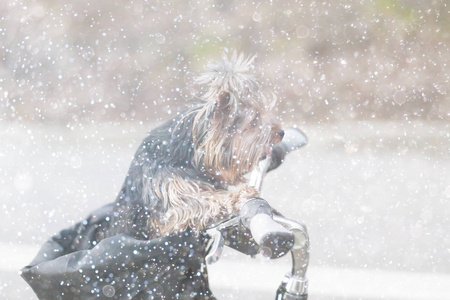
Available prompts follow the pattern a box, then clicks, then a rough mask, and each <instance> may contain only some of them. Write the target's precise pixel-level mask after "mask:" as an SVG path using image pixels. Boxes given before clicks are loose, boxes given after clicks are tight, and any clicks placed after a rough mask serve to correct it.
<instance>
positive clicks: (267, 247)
mask: <svg viewBox="0 0 450 300" xmlns="http://www.w3.org/2000/svg"><path fill="white" fill-rule="evenodd" d="M250 231H251V233H252V236H253V239H254V240H255V241H256V243H257V244H258V245H259V246H260V252H261V253H262V255H264V256H266V257H269V258H277V257H281V256H283V255H285V254H286V253H287V252H288V251H289V250H291V248H292V246H293V245H294V235H293V234H292V232H290V231H289V230H287V229H286V228H284V227H283V226H282V225H280V224H279V223H277V222H275V221H274V220H273V219H272V217H271V216H270V215H267V214H264V213H261V214H257V215H255V216H254V217H253V218H252V219H251V221H250Z"/></svg>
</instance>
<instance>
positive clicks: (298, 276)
mask: <svg viewBox="0 0 450 300" xmlns="http://www.w3.org/2000/svg"><path fill="white" fill-rule="evenodd" d="M307 143H308V139H307V137H306V135H305V134H304V133H303V132H302V131H300V130H299V129H297V128H290V129H287V130H286V131H285V135H284V138H283V141H282V142H281V143H279V144H277V145H275V146H274V147H273V151H272V153H275V154H276V155H277V157H271V156H268V157H267V158H266V159H264V160H262V161H261V162H260V163H259V164H258V165H257V166H256V168H255V169H254V170H253V171H252V173H251V176H250V180H249V185H250V186H253V187H254V188H255V189H256V190H257V191H261V187H262V182H263V178H264V176H265V174H266V173H267V171H268V170H269V168H270V169H274V168H276V167H278V166H279V165H280V164H281V162H282V161H283V160H284V157H285V155H286V154H287V153H289V152H291V151H292V150H295V149H298V148H301V147H303V146H305V145H306V144H307ZM238 224H243V225H244V226H245V227H247V228H248V229H250V231H251V233H252V236H253V237H254V239H255V241H256V242H257V243H258V245H260V247H261V248H262V249H263V254H265V255H266V256H268V257H270V258H276V257H280V256H282V255H284V254H285V253H286V252H287V251H290V252H291V255H292V270H291V273H288V274H286V276H285V277H284V278H283V280H282V282H281V285H280V287H279V288H278V290H277V293H276V299H277V300H306V299H307V298H308V280H307V279H306V270H307V268H308V263H309V236H308V232H307V230H306V226H305V225H303V224H301V223H299V222H296V221H292V220H289V219H286V218H284V217H281V216H278V215H273V213H272V210H271V207H270V205H269V204H268V203H267V201H265V200H263V199H261V198H253V199H250V200H249V201H247V203H245V204H244V206H243V207H242V209H241V213H240V216H236V217H233V218H231V219H229V220H227V221H225V222H223V223H221V224H219V225H217V226H216V227H213V228H210V229H208V230H207V233H208V234H209V235H210V236H211V237H212V238H213V239H212V240H213V241H212V243H211V245H210V247H209V249H210V250H209V253H208V255H207V256H206V262H207V263H209V264H211V263H214V262H216V261H217V260H218V259H219V257H220V254H221V252H222V248H223V245H224V241H223V236H222V235H221V231H222V230H224V229H226V228H229V227H232V226H236V225H238ZM274 241H275V242H274ZM265 249H266V250H267V249H268V250H269V252H267V253H264V250H265ZM274 250H275V251H274Z"/></svg>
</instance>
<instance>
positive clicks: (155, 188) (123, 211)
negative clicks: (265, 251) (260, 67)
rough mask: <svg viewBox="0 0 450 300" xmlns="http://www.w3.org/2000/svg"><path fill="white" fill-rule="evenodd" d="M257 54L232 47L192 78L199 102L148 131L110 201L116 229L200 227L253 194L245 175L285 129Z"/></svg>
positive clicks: (155, 232) (156, 231)
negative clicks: (260, 74)
mask: <svg viewBox="0 0 450 300" xmlns="http://www.w3.org/2000/svg"><path fill="white" fill-rule="evenodd" d="M254 59H255V56H245V55H244V54H237V53H236V52H234V53H232V54H231V55H228V56H226V55H224V57H223V58H222V60H219V61H218V62H217V63H215V64H211V65H208V66H207V67H206V70H205V71H204V72H203V73H202V74H201V75H199V76H198V77H197V78H196V83H197V84H198V85H199V86H200V87H201V89H202V90H203V94H202V95H201V96H200V97H198V99H197V101H195V102H194V103H192V104H191V105H189V106H188V107H187V108H186V109H185V110H184V111H182V112H181V113H179V114H177V116H175V117H174V118H173V119H171V120H169V121H167V122H166V123H164V124H162V125H161V126H159V127H157V128H155V129H153V130H151V131H150V132H149V134H148V136H147V137H146V138H145V139H144V140H143V141H142V143H141V144H140V146H139V148H138V149H137V151H136V153H135V155H134V158H133V160H132V163H131V166H130V168H129V171H128V173H127V176H126V178H125V181H124V183H123V186H122V188H121V190H120V192H119V194H118V196H117V199H116V201H115V213H114V215H115V216H116V221H115V222H114V223H115V227H116V232H115V233H118V232H124V233H127V234H130V235H132V236H134V237H135V238H138V239H152V238H157V237H161V236H165V235H167V234H170V233H173V232H182V231H184V230H187V229H190V230H192V231H194V232H197V233H198V232H200V231H202V230H204V229H205V228H206V227H207V226H208V225H209V224H211V223H213V222H217V221H220V220H221V219H224V218H226V217H227V216H229V215H230V214H233V213H235V212H236V211H238V210H239V209H240V207H241V206H242V205H243V203H245V202H246V201H247V200H248V199H250V198H252V197H255V196H257V195H258V192H257V191H256V190H255V189H254V188H252V187H250V186H248V185H246V184H245V182H246V179H245V177H244V175H245V174H247V173H249V172H250V171H251V170H252V169H253V168H254V167H255V166H256V165H257V163H258V162H259V161H260V160H261V159H262V158H264V157H265V156H266V155H268V154H269V153H270V151H271V148H272V146H273V145H275V144H277V143H279V142H280V141H281V139H282V138H283V135H284V132H283V130H282V129H281V127H280V124H279V121H278V119H277V118H276V117H275V116H274V114H273V110H274V107H275V104H276V97H275V96H274V94H273V93H272V94H271V93H269V94H268V93H267V92H266V91H265V90H264V89H263V88H262V86H261V84H260V83H259V82H258V80H257V79H256V77H255V75H254V74H253V72H252V71H253V62H254Z"/></svg>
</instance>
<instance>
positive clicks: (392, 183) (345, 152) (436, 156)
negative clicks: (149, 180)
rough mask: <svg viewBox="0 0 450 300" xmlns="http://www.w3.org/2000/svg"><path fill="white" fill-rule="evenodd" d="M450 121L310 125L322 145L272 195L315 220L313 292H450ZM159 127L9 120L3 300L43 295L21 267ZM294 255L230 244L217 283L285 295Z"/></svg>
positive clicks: (119, 175)
mask: <svg viewBox="0 0 450 300" xmlns="http://www.w3.org/2000/svg"><path fill="white" fill-rule="evenodd" d="M449 127H450V126H449V125H447V124H443V123H410V124H406V123H377V122H373V123H367V122H366V123H348V124H347V123H345V124H337V125H326V126H310V127H308V126H306V127H305V128H304V130H305V132H306V133H307V134H308V136H309V138H310V145H309V146H308V147H306V148H304V149H302V150H299V151H298V152H297V153H293V154H291V155H290V156H289V157H288V159H287V163H286V164H284V165H283V166H282V167H280V169H279V170H276V171H274V172H273V173H272V174H269V175H268V178H267V180H266V184H265V186H264V191H263V196H264V197H265V198H266V199H268V200H269V202H271V204H272V205H273V206H274V207H276V208H277V209H279V210H280V211H281V212H282V213H284V214H285V215H286V216H288V217H290V218H292V219H296V220H300V221H302V222H304V223H305V224H307V226H308V229H309V233H310V238H311V268H310V271H309V279H310V294H311V297H310V299H405V300H406V299H450V285H449V284H448V283H449V282H450V231H449V230H448V228H450V217H449V216H450V201H449V200H450V176H449V175H450V174H449V173H450V152H449V149H450V137H449V132H450V130H449V129H450V128H449ZM148 129H149V128H148V127H147V126H145V125H114V124H112V125H106V124H102V125H97V126H95V127H94V126H92V127H80V128H75V129H74V130H70V129H66V128H61V127H58V126H57V125H45V126H44V125H42V126H41V125H35V124H34V125H31V124H24V125H20V126H19V125H5V124H0V139H1V141H2V142H1V143H0V184H1V185H2V189H0V198H1V199H2V200H1V204H2V209H1V211H0V235H1V237H2V239H1V241H0V298H1V299H35V298H34V297H33V294H32V292H31V291H30V289H29V288H28V287H27V286H26V284H25V282H24V281H23V280H22V279H21V278H20V277H19V275H18V269H20V267H22V266H24V265H26V264H27V263H28V262H29V261H30V260H31V259H32V257H33V256H34V254H35V253H36V251H37V249H38V247H39V246H40V245H41V244H42V243H43V242H44V241H45V240H46V239H47V238H48V237H49V236H50V235H51V234H53V233H55V232H56V231H58V230H60V229H62V228H64V227H67V226H69V225H71V224H72V223H73V222H76V221H78V220H80V219H81V218H83V217H84V216H85V215H86V214H87V213H88V212H89V211H91V210H92V209H94V208H96V207H98V206H100V205H102V204H104V203H107V202H110V201H113V200H114V198H115V194H116V193H117V191H118V189H119V187H120V185H121V183H122V180H123V178H124V175H125V173H126V170H127V168H128V164H129V162H130V160H131V156H132V155H133V153H134V150H135V148H136V147H137V145H138V143H139V142H140V140H141V138H142V137H143V135H144V134H145V132H146V131H147V130H148ZM289 263H290V262H289V258H287V257H286V258H282V259H280V260H275V261H265V260H263V259H256V260H255V259H250V258H247V257H244V256H243V255H239V254H236V253H234V252H233V251H231V250H230V251H227V252H226V254H225V255H224V257H222V259H221V260H220V261H219V262H218V263H217V264H216V265H212V266H210V267H209V269H210V275H211V285H212V288H213V290H214V291H215V292H216V294H217V296H219V297H220V298H222V299H227V298H233V299H273V294H274V291H275V289H276V287H277V286H278V284H279V282H280V280H281V278H282V277H283V275H284V273H286V272H287V271H288V270H289ZM250 295H251V296H252V297H253V298H252V297H251V296H250Z"/></svg>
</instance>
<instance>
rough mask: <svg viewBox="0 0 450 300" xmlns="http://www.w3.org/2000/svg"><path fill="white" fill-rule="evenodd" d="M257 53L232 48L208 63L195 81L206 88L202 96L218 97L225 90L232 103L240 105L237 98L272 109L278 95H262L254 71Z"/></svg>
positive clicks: (235, 105)
mask: <svg viewBox="0 0 450 300" xmlns="http://www.w3.org/2000/svg"><path fill="white" fill-rule="evenodd" d="M255 58H256V55H250V56H246V55H244V54H242V53H241V54H238V53H237V52H235V51H234V52H233V53H232V54H231V55H227V54H224V55H223V57H222V60H220V61H218V62H217V63H214V64H209V65H207V66H206V70H205V71H204V72H203V73H202V74H201V75H200V76H198V77H197V78H196V82H197V84H199V85H202V86H204V87H206V88H207V90H206V92H205V94H204V95H203V96H202V99H203V100H204V101H215V100H216V99H217V97H218V96H219V95H220V94H222V93H223V92H227V93H229V94H230V106H231V107H235V108H237V107H238V103H237V102H238V101H239V102H240V103H241V104H244V105H245V106H250V107H258V108H264V109H267V110H270V109H272V108H273V105H274V102H275V100H276V99H275V97H274V96H273V97H270V98H269V99H268V98H266V97H265V96H264V95H263V92H262V88H261V85H260V84H259V82H258V81H257V79H256V78H255V76H254V75H253V74H252V71H253V69H254V65H253V62H254V60H255Z"/></svg>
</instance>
